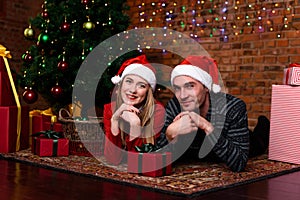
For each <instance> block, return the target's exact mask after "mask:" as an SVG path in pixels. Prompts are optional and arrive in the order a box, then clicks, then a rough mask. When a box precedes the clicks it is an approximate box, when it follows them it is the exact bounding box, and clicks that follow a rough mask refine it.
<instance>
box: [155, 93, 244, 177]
mask: <svg viewBox="0 0 300 200" xmlns="http://www.w3.org/2000/svg"><path fill="white" fill-rule="evenodd" d="M180 112H181V108H180V104H179V102H178V100H177V99H176V97H173V98H172V99H171V100H170V101H169V102H168V104H167V106H166V118H165V125H164V127H163V130H162V133H161V136H160V138H159V139H158V141H157V145H158V147H160V148H165V149H168V150H169V151H171V152H172V154H173V158H174V159H175V160H176V159H178V158H182V157H184V156H188V157H193V158H200V159H201V160H207V159H208V160H218V161H221V162H224V163H225V164H226V165H227V166H228V167H229V168H230V169H231V170H232V171H236V172H239V171H242V170H244V168H245V167H246V164H247V161H248V153H249V129H248V116H247V109H246V104H245V103H244V101H242V100H241V99H239V98H237V97H234V96H232V95H230V94H225V93H221V92H220V93H216V94H215V93H211V94H210V108H209V110H208V113H207V116H206V119H207V120H208V121H210V122H211V123H212V125H213V126H214V131H213V132H212V133H211V134H210V135H209V136H205V133H204V131H202V130H201V129H198V131H197V133H191V134H187V135H183V136H179V138H177V140H176V142H175V143H170V144H169V143H168V140H167V139H166V135H165V131H166V129H167V127H168V126H169V125H170V124H171V123H172V121H173V119H174V118H175V116H176V115H178V114H179V113H180Z"/></svg>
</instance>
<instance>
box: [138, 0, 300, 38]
mask: <svg viewBox="0 0 300 200" xmlns="http://www.w3.org/2000/svg"><path fill="white" fill-rule="evenodd" d="M251 2H252V3H249V2H248V1H247V0H217V1H215V0H207V1H204V0H197V1H193V0H186V1H184V0H181V1H173V2H170V1H159V2H150V3H145V2H142V3H140V4H139V5H137V9H136V10H138V16H139V23H138V24H136V25H135V27H134V28H140V27H146V28H150V27H154V26H155V27H164V28H168V29H173V30H177V31H183V32H189V35H190V37H192V38H195V39H200V38H203V37H210V38H212V37H219V38H220V40H221V41H223V42H227V41H228V40H229V36H231V35H232V36H238V35H242V34H253V33H264V32H278V33H277V37H278V38H280V37H281V33H282V31H285V30H292V29H294V30H296V31H298V29H297V28H296V27H295V26H294V25H293V23H294V18H295V14H296V7H297V5H298V3H297V1H296V0H293V1H274V0H273V1H260V0H258V1H255V2H254V1H251Z"/></svg>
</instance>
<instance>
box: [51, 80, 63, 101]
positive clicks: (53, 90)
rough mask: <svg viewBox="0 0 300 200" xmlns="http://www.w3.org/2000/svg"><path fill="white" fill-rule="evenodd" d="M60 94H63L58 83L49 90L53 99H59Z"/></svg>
mask: <svg viewBox="0 0 300 200" xmlns="http://www.w3.org/2000/svg"><path fill="white" fill-rule="evenodd" d="M62 93H63V89H62V87H60V86H59V85H58V83H57V84H56V85H55V86H53V87H52V88H51V94H52V96H53V97H54V98H59V97H61V95H62Z"/></svg>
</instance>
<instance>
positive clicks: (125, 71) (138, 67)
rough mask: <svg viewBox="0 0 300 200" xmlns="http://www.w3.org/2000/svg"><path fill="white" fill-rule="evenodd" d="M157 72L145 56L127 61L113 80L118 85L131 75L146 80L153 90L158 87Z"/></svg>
mask: <svg viewBox="0 0 300 200" xmlns="http://www.w3.org/2000/svg"><path fill="white" fill-rule="evenodd" d="M155 73H156V70H155V68H154V67H153V66H152V65H150V63H149V62H148V60H147V58H146V56H145V55H140V56H137V57H135V58H131V59H129V60H126V61H125V62H124V63H123V64H122V65H121V67H120V69H119V71H118V73H117V74H116V75H115V76H114V77H112V78H111V81H112V82H113V83H114V84H118V83H120V82H121V81H122V79H123V78H124V77H125V76H126V75H129V74H133V75H137V76H140V77H141V78H143V79H145V80H146V81H147V82H148V83H149V84H150V86H151V88H152V90H154V89H155V85H156V77H155Z"/></svg>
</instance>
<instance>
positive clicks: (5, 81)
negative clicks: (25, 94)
mask: <svg viewBox="0 0 300 200" xmlns="http://www.w3.org/2000/svg"><path fill="white" fill-rule="evenodd" d="M14 105H16V102H15V99H14V95H13V90H12V85H11V83H10V80H9V77H8V72H7V70H6V66H5V63H4V60H3V57H1V56H0V106H14Z"/></svg>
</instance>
